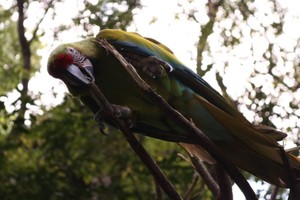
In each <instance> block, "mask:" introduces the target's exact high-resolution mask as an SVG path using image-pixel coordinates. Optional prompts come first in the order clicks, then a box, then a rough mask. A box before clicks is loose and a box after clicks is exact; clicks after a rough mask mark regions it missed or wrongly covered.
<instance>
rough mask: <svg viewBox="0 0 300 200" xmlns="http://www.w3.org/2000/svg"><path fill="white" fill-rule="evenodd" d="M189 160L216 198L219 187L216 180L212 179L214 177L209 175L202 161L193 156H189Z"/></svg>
mask: <svg viewBox="0 0 300 200" xmlns="http://www.w3.org/2000/svg"><path fill="white" fill-rule="evenodd" d="M191 161H192V163H193V165H194V167H195V169H196V171H197V172H198V173H199V174H200V176H201V177H202V179H203V181H204V182H205V184H206V185H207V187H208V189H209V190H210V191H211V192H212V193H213V195H214V196H215V197H216V198H218V196H220V187H219V185H218V184H217V182H216V181H215V180H214V178H213V177H212V176H211V174H210V173H209V171H208V170H207V168H206V166H205V165H204V163H202V162H201V161H199V160H198V159H197V158H195V157H191Z"/></svg>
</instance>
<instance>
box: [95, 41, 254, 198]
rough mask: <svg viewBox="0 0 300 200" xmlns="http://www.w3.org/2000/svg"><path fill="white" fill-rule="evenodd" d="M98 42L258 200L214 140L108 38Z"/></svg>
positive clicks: (149, 96) (147, 93) (153, 99)
mask: <svg viewBox="0 0 300 200" xmlns="http://www.w3.org/2000/svg"><path fill="white" fill-rule="evenodd" d="M96 42H97V43H98V44H99V45H101V46H102V47H103V48H105V49H106V50H107V51H108V52H110V53H112V54H113V55H114V56H115V57H116V58H117V59H118V60H119V61H120V63H121V64H122V65H123V67H124V68H125V69H126V70H127V72H128V73H129V74H130V75H131V76H132V78H133V79H134V81H135V82H136V83H137V85H138V86H139V87H140V88H141V89H143V90H144V92H145V95H147V96H148V98H149V99H151V100H152V101H153V102H154V103H155V104H156V105H157V106H159V107H160V108H161V109H162V110H163V111H164V112H166V113H168V115H169V116H170V117H171V118H172V119H173V120H174V121H175V122H176V123H178V124H179V125H180V126H182V128H184V130H185V131H186V132H187V133H189V134H192V135H193V136H195V137H197V138H198V139H197V142H198V144H199V145H201V146H202V147H203V148H204V149H205V150H206V151H207V152H208V153H210V155H211V156H212V157H213V158H214V159H215V160H217V162H218V163H220V165H221V166H222V167H223V168H224V169H225V170H226V172H227V173H228V174H229V175H230V177H231V178H232V180H234V181H235V182H236V184H237V185H238V186H239V187H240V189H241V190H242V192H243V193H244V195H245V197H246V198H247V200H257V198H256V195H255V193H254V191H253V190H252V188H251V187H250V185H249V183H248V182H247V181H246V179H245V178H244V177H243V175H242V174H241V173H240V171H239V170H238V169H237V168H236V167H235V166H234V165H233V164H232V163H231V162H230V161H229V160H227V159H226V158H225V156H224V155H223V153H222V152H220V151H219V150H218V149H217V147H216V146H215V145H214V144H213V143H212V141H211V140H210V139H209V138H208V137H207V136H206V135H205V134H204V133H203V132H202V131H201V130H199V129H198V128H197V127H196V126H194V125H193V124H192V123H191V122H190V121H189V120H188V119H186V118H185V117H184V116H183V115H182V114H181V113H179V112H178V111H177V110H174V109H173V108H172V107H171V106H170V105H169V104H168V103H167V102H166V101H165V100H164V99H163V98H162V97H161V96H160V95H158V94H157V93H156V92H155V91H154V90H153V89H152V88H151V86H149V85H148V84H147V83H146V82H145V81H144V80H143V79H142V78H141V77H140V76H139V75H138V73H137V72H136V70H135V68H134V67H133V66H132V65H131V64H129V63H128V62H127V61H126V60H125V58H124V57H123V56H122V55H121V54H120V53H119V52H118V51H117V50H116V49H115V48H114V47H113V46H112V45H110V44H109V43H108V42H107V41H106V40H103V39H101V40H99V39H98V40H96Z"/></svg>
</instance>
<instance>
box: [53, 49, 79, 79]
mask: <svg viewBox="0 0 300 200" xmlns="http://www.w3.org/2000/svg"><path fill="white" fill-rule="evenodd" d="M72 63H74V60H73V57H72V55H71V54H59V55H57V57H56V59H55V61H54V63H53V65H52V66H51V67H50V71H49V74H50V75H51V76H53V77H55V78H60V77H61V75H62V73H63V72H64V70H65V68H66V67H67V66H69V65H70V64H72Z"/></svg>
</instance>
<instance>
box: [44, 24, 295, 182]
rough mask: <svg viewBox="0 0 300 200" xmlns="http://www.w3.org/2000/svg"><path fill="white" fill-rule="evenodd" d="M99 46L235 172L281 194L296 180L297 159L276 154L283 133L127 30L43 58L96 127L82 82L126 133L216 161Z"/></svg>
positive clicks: (92, 102)
mask: <svg viewBox="0 0 300 200" xmlns="http://www.w3.org/2000/svg"><path fill="white" fill-rule="evenodd" d="M99 40H105V41H107V42H108V43H109V44H110V45H112V46H113V47H114V48H115V49H117V51H118V52H119V53H120V54H121V55H122V56H123V57H124V58H125V60H126V61H128V62H129V63H130V64H131V65H132V66H133V67H134V69H135V70H136V72H137V73H138V74H139V75H140V76H141V78H143V79H144V80H145V81H146V82H147V84H149V85H150V86H151V88H153V89H154V90H155V92H157V94H159V95H160V96H161V97H162V98H163V99H164V100H165V101H166V102H167V103H168V104H169V105H170V106H171V107H172V108H174V109H176V110H177V111H179V112H180V113H181V114H182V115H183V116H184V117H186V118H187V119H190V120H191V121H192V122H193V124H194V125H195V126H196V127H198V128H199V129H200V130H201V131H202V132H203V133H204V134H205V135H206V136H207V137H208V138H209V139H210V140H211V141H212V142H213V144H214V145H215V146H216V147H217V149H218V150H219V151H220V152H222V153H223V155H224V156H225V157H226V159H228V160H229V161H230V162H232V163H233V164H234V165H235V166H236V167H238V168H239V169H242V170H245V171H248V172H249V173H251V174H253V175H255V176H257V177H258V178H261V179H263V180H265V181H267V182H269V183H271V184H274V185H276V186H279V187H285V188H288V187H291V185H292V184H293V183H294V182H295V181H298V178H299V172H300V160H299V158H298V157H296V156H294V155H292V154H291V153H288V152H285V151H282V149H283V147H282V146H281V145H280V144H279V143H278V141H279V140H282V139H283V138H284V137H286V134H285V133H282V132H280V131H278V130H276V129H275V128H272V127H269V126H265V125H254V124H252V123H251V122H249V121H248V120H247V119H246V118H245V117H244V116H243V115H242V114H241V113H240V112H239V111H238V109H237V108H236V107H235V106H233V105H232V104H231V103H229V102H228V101H227V100H225V98H224V97H223V96H222V95H221V94H220V93H219V92H217V90H215V89H214V88H213V87H212V86H210V85H209V84H208V82H206V81H205V80H204V79H203V78H202V77H200V76H199V75H197V74H196V73H195V72H193V70H191V69H190V68H188V67H187V66H185V65H184V64H183V63H182V62H181V61H179V59H178V58H177V57H176V56H175V55H174V53H173V52H172V51H171V50H170V49H169V48H168V47H167V46H165V45H164V44H162V43H160V42H158V41H157V40H155V39H152V38H147V37H143V36H141V35H140V34H138V33H135V32H127V31H123V30H119V29H104V30H101V31H100V32H99V33H98V34H97V35H96V36H94V37H88V38H85V39H83V40H81V41H77V42H73V43H66V44H61V45H59V46H58V47H56V48H55V49H54V50H53V51H52V52H51V54H50V56H49V58H48V64H47V70H48V73H49V74H50V75H51V76H53V77H54V78H58V79H60V80H62V81H63V82H64V83H65V85H66V86H67V88H68V90H69V92H70V93H71V94H72V95H73V96H75V97H78V98H80V100H81V101H82V102H83V104H85V105H86V106H87V107H89V108H90V110H91V111H92V112H93V113H94V114H95V116H97V117H98V118H99V119H100V121H104V122H106V123H108V124H111V125H114V124H113V122H112V121H111V120H110V119H109V118H108V117H107V116H105V115H104V114H103V113H102V112H101V110H102V108H101V105H99V104H98V103H97V100H95V97H94V95H92V94H91V92H90V91H89V90H88V89H87V83H88V82H90V81H94V82H95V84H96V85H97V86H98V87H99V88H100V89H101V91H102V92H103V94H104V95H105V97H106V98H107V99H108V101H109V102H110V103H111V105H112V106H113V108H114V110H115V113H117V114H116V115H117V116H118V117H119V118H121V119H124V121H125V122H126V123H127V124H128V126H129V127H130V129H131V130H132V132H134V133H137V134H141V135H144V136H148V137H152V138H157V139H161V140H165V141H169V142H176V143H178V144H179V145H180V146H181V147H183V148H184V149H185V150H186V151H187V152H188V153H189V154H190V155H191V156H195V157H197V158H199V159H200V160H201V161H204V162H207V163H211V164H214V163H215V162H216V160H215V159H214V158H213V157H212V156H211V155H210V154H209V153H208V152H207V151H206V150H205V149H204V148H203V147H202V146H200V145H199V144H198V142H197V141H199V140H198V138H197V137H196V136H195V135H192V134H190V133H187V132H186V131H185V130H184V129H183V128H182V126H180V124H178V123H176V122H174V121H173V119H172V118H170V117H169V116H168V114H167V113H165V112H163V111H162V110H161V109H160V107H159V106H158V105H156V104H155V103H154V102H153V101H152V100H151V99H149V98H148V97H147V96H146V95H145V94H144V92H143V90H142V89H141V88H140V87H139V86H138V85H137V84H136V82H135V81H134V80H133V79H132V77H131V76H130V74H129V73H128V72H127V71H126V69H125V68H124V67H123V66H122V64H121V63H120V61H119V60H118V59H117V58H116V57H115V56H114V55H113V54H112V53H109V52H108V51H107V50H106V49H105V48H104V47H103V46H102V45H100V44H99V42H98V41H99ZM282 154H284V155H282ZM284 157H285V158H286V159H287V160H288V163H289V166H288V167H287V166H286V162H285V161H284ZM289 168H290V169H289ZM290 171H292V172H293V176H291V175H290Z"/></svg>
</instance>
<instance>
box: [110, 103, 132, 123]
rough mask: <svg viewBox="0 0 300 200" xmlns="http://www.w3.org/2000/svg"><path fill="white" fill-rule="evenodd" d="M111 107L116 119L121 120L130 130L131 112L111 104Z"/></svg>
mask: <svg viewBox="0 0 300 200" xmlns="http://www.w3.org/2000/svg"><path fill="white" fill-rule="evenodd" d="M112 107H113V109H114V114H115V115H116V117H118V118H120V119H123V120H124V121H125V123H126V124H127V125H128V126H129V128H132V127H133V121H132V116H133V115H132V110H131V109H130V108H128V107H127V106H120V105H115V104H112Z"/></svg>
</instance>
